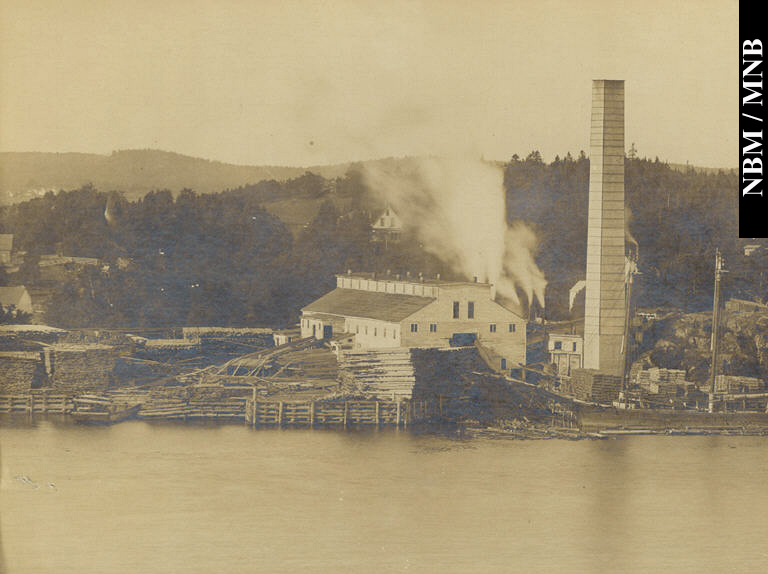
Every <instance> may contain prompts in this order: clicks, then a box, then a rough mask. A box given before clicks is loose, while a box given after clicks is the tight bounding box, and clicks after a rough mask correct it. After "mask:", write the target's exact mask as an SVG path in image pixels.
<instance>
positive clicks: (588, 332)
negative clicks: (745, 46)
mask: <svg viewBox="0 0 768 574" xmlns="http://www.w3.org/2000/svg"><path fill="white" fill-rule="evenodd" d="M591 125H592V127H591V136H590V142H589V218H588V227H587V282H586V283H587V285H586V294H585V302H584V368H586V369H598V370H600V371H603V372H605V373H609V374H612V375H618V376H623V374H624V351H623V349H622V347H623V344H622V341H623V337H624V321H625V316H626V308H625V297H626V294H625V281H624V265H625V263H624V259H625V252H624V249H625V246H624V81H623V80H594V81H593V82H592V123H591Z"/></svg>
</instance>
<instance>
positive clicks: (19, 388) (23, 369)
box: [0, 351, 45, 394]
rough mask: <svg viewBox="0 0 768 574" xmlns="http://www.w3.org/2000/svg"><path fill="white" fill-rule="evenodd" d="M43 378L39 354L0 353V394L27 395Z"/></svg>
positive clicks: (21, 352) (43, 370)
mask: <svg viewBox="0 0 768 574" xmlns="http://www.w3.org/2000/svg"><path fill="white" fill-rule="evenodd" d="M44 378H45V369H44V368H43V362H42V360H41V358H40V353H34V352H24V351H5V352H0V394H16V393H28V392H30V390H31V389H32V388H34V387H37V386H39V385H40V384H41V383H42V381H43V379H44Z"/></svg>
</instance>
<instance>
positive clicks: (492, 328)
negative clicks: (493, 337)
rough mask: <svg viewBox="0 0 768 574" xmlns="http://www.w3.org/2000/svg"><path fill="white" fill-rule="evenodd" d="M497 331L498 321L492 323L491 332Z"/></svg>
mask: <svg viewBox="0 0 768 574" xmlns="http://www.w3.org/2000/svg"><path fill="white" fill-rule="evenodd" d="M495 332H496V323H491V333H495Z"/></svg>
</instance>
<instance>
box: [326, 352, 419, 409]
mask: <svg viewBox="0 0 768 574" xmlns="http://www.w3.org/2000/svg"><path fill="white" fill-rule="evenodd" d="M341 368H342V369H343V370H344V371H345V373H346V374H348V375H350V376H351V377H352V378H353V379H354V380H355V381H356V383H357V385H358V388H360V389H361V390H362V391H363V392H364V393H365V394H366V395H368V396H372V397H376V398H381V399H400V398H411V396H412V394H413V387H414V385H415V384H416V375H415V374H414V371H413V364H412V363H411V353H410V350H409V349H406V348H401V347H397V348H392V349H371V350H368V351H347V352H344V353H343V355H342V360H341Z"/></svg>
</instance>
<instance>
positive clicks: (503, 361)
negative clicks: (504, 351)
mask: <svg viewBox="0 0 768 574" xmlns="http://www.w3.org/2000/svg"><path fill="white" fill-rule="evenodd" d="M501 370H502V371H506V370H507V360H506V359H502V360H501Z"/></svg>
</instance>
